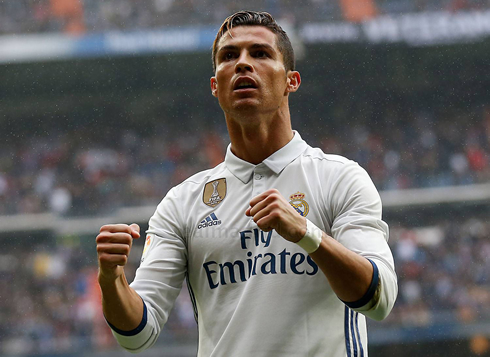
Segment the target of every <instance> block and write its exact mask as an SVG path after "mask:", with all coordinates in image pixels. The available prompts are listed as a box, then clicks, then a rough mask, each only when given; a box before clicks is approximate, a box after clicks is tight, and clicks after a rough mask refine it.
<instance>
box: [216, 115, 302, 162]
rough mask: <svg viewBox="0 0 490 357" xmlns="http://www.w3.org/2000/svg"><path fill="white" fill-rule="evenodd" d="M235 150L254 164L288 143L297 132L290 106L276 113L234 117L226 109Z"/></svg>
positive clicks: (229, 131)
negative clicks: (291, 116) (294, 130)
mask: <svg viewBox="0 0 490 357" xmlns="http://www.w3.org/2000/svg"><path fill="white" fill-rule="evenodd" d="M225 118H226V124H227V126H228V133H229V134H230V140H231V151H232V152H233V154H235V155H236V156H237V157H239V158H240V159H242V160H245V161H247V162H250V163H252V164H254V165H257V164H260V163H261V162H262V161H264V160H265V159H266V158H268V157H269V156H270V155H272V154H273V153H275V152H276V151H278V150H279V149H281V148H282V147H283V146H285V145H286V144H287V143H288V142H289V141H291V139H292V138H293V136H294V133H293V130H292V128H291V118H290V114H289V109H287V110H284V111H278V112H276V113H275V114H274V115H272V116H261V115H260V114H257V113H256V115H252V116H249V117H247V118H240V119H239V120H238V119H237V118H233V117H231V116H229V115H227V114H226V113H225Z"/></svg>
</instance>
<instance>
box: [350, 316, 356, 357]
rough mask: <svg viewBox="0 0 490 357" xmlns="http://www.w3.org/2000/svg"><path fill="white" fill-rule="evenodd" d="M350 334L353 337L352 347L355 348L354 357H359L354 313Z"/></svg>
mask: <svg viewBox="0 0 490 357" xmlns="http://www.w3.org/2000/svg"><path fill="white" fill-rule="evenodd" d="M350 333H351V335H352V345H353V346H354V357H357V341H356V333H355V332H354V311H351V312H350Z"/></svg>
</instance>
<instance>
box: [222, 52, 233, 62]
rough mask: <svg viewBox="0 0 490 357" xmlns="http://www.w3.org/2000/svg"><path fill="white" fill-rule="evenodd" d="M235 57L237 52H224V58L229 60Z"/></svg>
mask: <svg viewBox="0 0 490 357" xmlns="http://www.w3.org/2000/svg"><path fill="white" fill-rule="evenodd" d="M233 58H235V54H234V53H233V52H225V53H224V54H223V60H225V61H228V60H231V59H233Z"/></svg>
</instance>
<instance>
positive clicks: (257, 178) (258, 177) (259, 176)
mask: <svg viewBox="0 0 490 357" xmlns="http://www.w3.org/2000/svg"><path fill="white" fill-rule="evenodd" d="M262 177H263V176H262V175H259V174H257V175H255V179H256V180H260V179H262Z"/></svg>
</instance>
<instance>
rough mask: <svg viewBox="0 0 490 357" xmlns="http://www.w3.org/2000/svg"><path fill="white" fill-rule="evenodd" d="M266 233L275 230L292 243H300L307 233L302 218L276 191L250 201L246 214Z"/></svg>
mask: <svg viewBox="0 0 490 357" xmlns="http://www.w3.org/2000/svg"><path fill="white" fill-rule="evenodd" d="M245 214H246V215H247V216H250V217H252V218H253V220H254V222H255V223H257V226H258V227H259V228H260V229H262V230H263V231H265V232H268V231H270V230H273V229H274V230H275V231H276V232H277V233H278V234H279V235H281V236H282V237H283V238H285V239H287V240H288V241H290V242H294V243H296V242H298V241H299V240H300V239H301V238H303V236H304V235H305V233H306V218H304V217H302V216H301V215H300V214H299V213H298V212H297V211H296V210H295V209H294V208H293V207H292V206H291V204H290V203H289V202H288V201H286V199H285V198H284V197H283V196H282V195H281V193H280V192H279V191H278V190H276V189H271V190H267V191H265V192H264V193H261V194H260V195H258V196H256V197H254V198H253V199H252V201H250V207H249V208H248V209H247V211H246V212H245Z"/></svg>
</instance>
